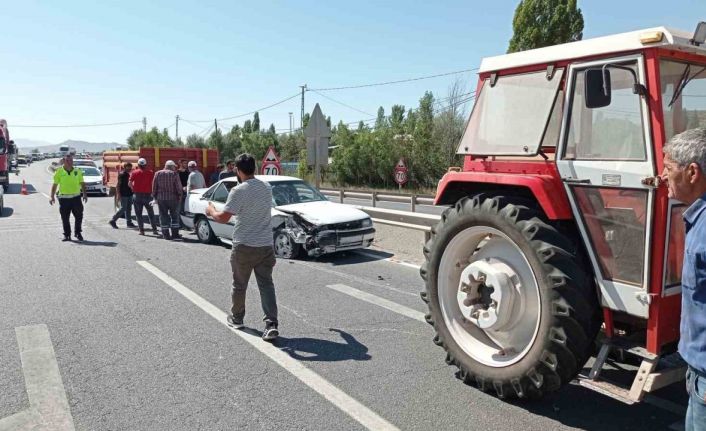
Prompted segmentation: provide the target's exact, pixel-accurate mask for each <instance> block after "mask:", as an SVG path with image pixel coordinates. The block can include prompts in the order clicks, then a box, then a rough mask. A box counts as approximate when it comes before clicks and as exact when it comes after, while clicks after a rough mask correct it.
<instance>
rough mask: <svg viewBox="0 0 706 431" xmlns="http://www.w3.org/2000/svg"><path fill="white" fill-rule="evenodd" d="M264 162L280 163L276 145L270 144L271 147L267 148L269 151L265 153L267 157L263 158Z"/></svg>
mask: <svg viewBox="0 0 706 431" xmlns="http://www.w3.org/2000/svg"><path fill="white" fill-rule="evenodd" d="M262 161H263V163H267V162H271V163H279V157H278V156H277V153H276V152H275V147H272V146H270V148H269V149H268V150H267V153H265V158H264V159H262Z"/></svg>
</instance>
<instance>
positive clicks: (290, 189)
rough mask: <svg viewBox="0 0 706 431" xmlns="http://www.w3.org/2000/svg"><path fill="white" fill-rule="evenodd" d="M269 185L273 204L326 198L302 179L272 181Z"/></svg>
mask: <svg viewBox="0 0 706 431" xmlns="http://www.w3.org/2000/svg"><path fill="white" fill-rule="evenodd" d="M270 185H271V186H272V199H273V200H274V202H275V206H279V205H290V204H300V203H305V202H316V201H325V200H327V199H326V197H325V196H324V195H322V194H321V193H320V192H319V191H318V190H316V189H315V188H313V187H312V186H310V185H309V184H307V183H305V182H304V181H300V180H299V181H273V182H271V183H270Z"/></svg>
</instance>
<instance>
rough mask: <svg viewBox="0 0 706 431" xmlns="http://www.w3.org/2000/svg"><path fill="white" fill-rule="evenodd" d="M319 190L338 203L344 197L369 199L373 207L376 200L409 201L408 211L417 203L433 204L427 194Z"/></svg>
mask: <svg viewBox="0 0 706 431" xmlns="http://www.w3.org/2000/svg"><path fill="white" fill-rule="evenodd" d="M320 191H321V193H323V194H324V195H325V196H330V197H337V198H338V201H339V202H340V203H344V202H343V201H344V199H345V198H355V199H369V200H370V203H371V205H372V207H373V208H375V207H377V203H378V202H397V203H409V208H410V211H412V212H416V210H417V204H420V205H434V197H433V196H429V195H417V194H390V193H380V192H365V191H359V190H345V189H321V190H320Z"/></svg>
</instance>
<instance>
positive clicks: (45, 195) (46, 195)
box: [40, 192, 51, 199]
mask: <svg viewBox="0 0 706 431" xmlns="http://www.w3.org/2000/svg"><path fill="white" fill-rule="evenodd" d="M40 193H41V194H42V195H43V196H44V197H45V198H47V199H51V197H49V195H48V194H46V193H44V192H40Z"/></svg>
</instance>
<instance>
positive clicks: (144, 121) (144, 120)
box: [142, 117, 147, 132]
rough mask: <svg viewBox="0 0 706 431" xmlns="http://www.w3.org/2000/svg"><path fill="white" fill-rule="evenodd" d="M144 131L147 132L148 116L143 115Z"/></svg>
mask: <svg viewBox="0 0 706 431" xmlns="http://www.w3.org/2000/svg"><path fill="white" fill-rule="evenodd" d="M142 131H143V132H147V117H142Z"/></svg>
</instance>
